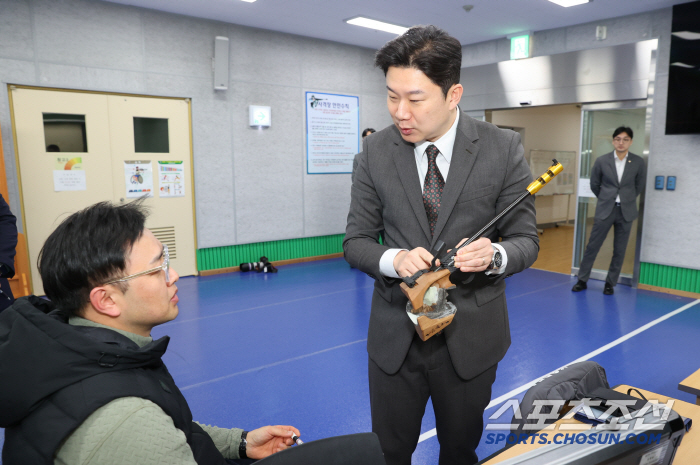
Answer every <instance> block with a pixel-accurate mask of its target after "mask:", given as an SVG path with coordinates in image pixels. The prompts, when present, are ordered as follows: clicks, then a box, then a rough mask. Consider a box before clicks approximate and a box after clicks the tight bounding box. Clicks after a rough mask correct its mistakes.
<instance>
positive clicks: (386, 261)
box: [379, 249, 406, 278]
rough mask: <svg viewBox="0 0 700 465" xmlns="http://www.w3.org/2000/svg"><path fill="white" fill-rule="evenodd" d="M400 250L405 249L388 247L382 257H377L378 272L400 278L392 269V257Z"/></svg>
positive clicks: (389, 276) (388, 276)
mask: <svg viewBox="0 0 700 465" xmlns="http://www.w3.org/2000/svg"><path fill="white" fill-rule="evenodd" d="M402 250H406V249H389V250H387V251H386V252H384V254H382V258H380V259H379V272H380V273H381V274H383V275H384V276H386V277H387V278H400V277H401V276H399V274H398V273H397V272H396V270H395V269H394V259H395V258H396V256H397V255H398V254H399V252H401V251H402Z"/></svg>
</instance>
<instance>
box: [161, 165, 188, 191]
mask: <svg viewBox="0 0 700 465" xmlns="http://www.w3.org/2000/svg"><path fill="white" fill-rule="evenodd" d="M158 186H159V187H158V192H160V196H161V197H184V196H185V165H184V163H183V162H182V160H179V161H159V162H158Z"/></svg>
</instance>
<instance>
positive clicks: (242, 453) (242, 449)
mask: <svg viewBox="0 0 700 465" xmlns="http://www.w3.org/2000/svg"><path fill="white" fill-rule="evenodd" d="M247 437H248V431H245V430H243V432H242V433H241V443H240V445H239V446H238V458H240V459H247V458H248V454H247V453H246V447H247V446H248V439H246V438H247Z"/></svg>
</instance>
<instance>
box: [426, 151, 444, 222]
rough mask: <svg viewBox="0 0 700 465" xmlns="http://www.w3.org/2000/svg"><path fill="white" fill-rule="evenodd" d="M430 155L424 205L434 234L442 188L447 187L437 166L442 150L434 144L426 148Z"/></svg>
mask: <svg viewBox="0 0 700 465" xmlns="http://www.w3.org/2000/svg"><path fill="white" fill-rule="evenodd" d="M425 153H426V155H428V172H427V173H425V183H424V184H423V206H424V207H425V213H427V214H428V223H429V224H430V234H431V235H432V234H434V232H435V225H436V224H437V218H438V213H439V212H440V198H441V197H442V189H443V188H444V187H445V180H444V179H442V174H440V170H439V169H438V167H437V163H436V159H437V156H438V154H439V153H440V151H439V150H438V149H437V147H435V146H434V145H432V144H431V145H430V146H428V148H427V149H425Z"/></svg>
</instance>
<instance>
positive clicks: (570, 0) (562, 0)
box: [549, 0, 590, 7]
mask: <svg viewBox="0 0 700 465" xmlns="http://www.w3.org/2000/svg"><path fill="white" fill-rule="evenodd" d="M549 1H550V2H552V3H556V4H557V5H559V6H566V7H569V6H575V5H581V4H583V3H588V2H589V1H590V0H549Z"/></svg>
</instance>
